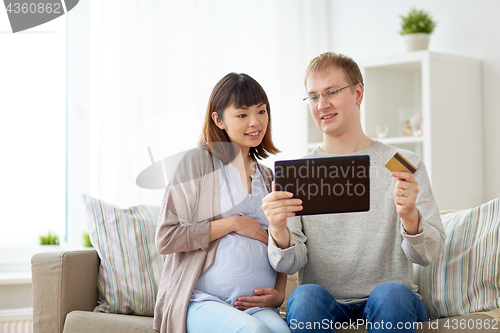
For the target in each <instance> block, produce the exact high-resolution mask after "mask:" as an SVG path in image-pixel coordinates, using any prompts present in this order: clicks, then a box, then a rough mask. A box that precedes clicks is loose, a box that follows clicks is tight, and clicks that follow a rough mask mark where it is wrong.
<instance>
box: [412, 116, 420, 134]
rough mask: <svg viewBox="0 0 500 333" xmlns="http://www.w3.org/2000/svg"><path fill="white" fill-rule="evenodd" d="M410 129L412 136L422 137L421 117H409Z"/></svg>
mask: <svg viewBox="0 0 500 333" xmlns="http://www.w3.org/2000/svg"><path fill="white" fill-rule="evenodd" d="M410 127H411V131H412V133H413V136H420V135H422V115H420V114H419V113H415V114H414V115H412V116H411V117H410Z"/></svg>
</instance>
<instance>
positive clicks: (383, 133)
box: [375, 125, 389, 139]
mask: <svg viewBox="0 0 500 333" xmlns="http://www.w3.org/2000/svg"><path fill="white" fill-rule="evenodd" d="M375 132H376V133H377V138H379V139H382V138H386V137H388V136H389V126H380V125H377V126H375Z"/></svg>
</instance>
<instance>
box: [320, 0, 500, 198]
mask: <svg viewBox="0 0 500 333" xmlns="http://www.w3.org/2000/svg"><path fill="white" fill-rule="evenodd" d="M411 7H417V8H418V9H425V10H428V11H430V13H431V14H432V15H433V16H434V18H435V19H436V20H437V21H438V25H437V27H436V30H435V31H434V33H433V34H432V36H431V41H430V45H429V49H430V50H431V51H436V52H443V53H449V54H457V55H463V56H468V57H473V58H477V59H480V60H481V61H482V91H483V93H482V110H480V108H478V109H477V110H471V113H470V115H471V117H481V111H482V117H483V145H484V177H483V179H484V188H485V193H484V200H485V201H487V200H491V199H493V198H496V197H500V173H499V172H497V170H498V169H499V167H498V166H499V165H500V153H499V151H500V149H499V146H500V130H499V128H498V127H499V126H500V103H499V102H498V97H499V94H498V91H500V29H499V28H498V23H497V21H498V13H499V12H500V1H496V0H476V1H469V0H439V1H435V0H434V1H433V0H418V1H417V0H377V1H373V0H331V1H330V8H329V9H330V17H331V22H330V24H331V27H330V29H331V31H332V39H333V40H332V44H331V45H332V46H333V49H332V51H334V52H338V53H343V54H346V55H349V56H351V57H353V58H354V59H355V60H359V59H366V58H371V57H382V56H388V55H395V54H400V53H404V52H406V51H405V49H404V42H403V39H402V37H401V35H400V34H399V33H398V31H399V25H400V18H399V15H401V14H406V13H407V12H408V11H409V10H410V8H411ZM463 84H464V85H467V84H468V83H467V82H463ZM458 98H464V99H466V98H467V96H459V97H458ZM450 125H451V126H453V119H450ZM464 135H466V133H464ZM463 153H464V154H467V152H466V151H464V152H463ZM458 167H460V166H458Z"/></svg>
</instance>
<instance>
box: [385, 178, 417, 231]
mask: <svg viewBox="0 0 500 333" xmlns="http://www.w3.org/2000/svg"><path fill="white" fill-rule="evenodd" d="M391 176H393V177H396V178H397V181H396V185H395V186H394V193H393V199H394V203H395V204H396V212H397V213H398V215H399V216H400V217H401V221H402V223H403V227H404V228H405V230H406V232H407V233H408V234H410V235H416V234H417V233H418V223H419V214H418V209H417V206H416V205H415V202H416V201H417V195H418V183H417V181H416V180H415V177H413V174H412V173H410V172H400V171H394V172H391Z"/></svg>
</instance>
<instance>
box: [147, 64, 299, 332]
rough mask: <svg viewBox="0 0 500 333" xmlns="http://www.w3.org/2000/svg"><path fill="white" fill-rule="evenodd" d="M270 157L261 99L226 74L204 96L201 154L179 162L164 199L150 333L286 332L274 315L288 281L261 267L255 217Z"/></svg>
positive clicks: (263, 232) (266, 187)
mask: <svg viewBox="0 0 500 333" xmlns="http://www.w3.org/2000/svg"><path fill="white" fill-rule="evenodd" d="M277 152H279V151H278V149H276V147H274V145H273V143H272V140H271V119H270V107H269V101H268V98H267V95H266V93H265V92H264V90H263V89H262V87H261V86H260V85H259V83H257V81H255V80H254V79H253V78H251V77H250V76H248V75H246V74H236V73H230V74H228V75H226V76H225V77H224V78H222V79H221V80H220V81H219V82H218V83H217V85H216V86H215V87H214V89H213V91H212V94H211V96H210V99H209V102H208V107H207V113H206V115H205V120H204V124H203V129H202V137H201V140H200V144H199V147H198V148H195V149H193V150H190V151H188V152H187V153H186V154H185V155H184V157H183V158H182V160H181V162H180V163H179V165H178V166H177V169H176V172H175V175H174V177H173V179H172V181H170V183H169V185H168V186H167V190H166V193H165V197H164V200H163V204H162V210H161V212H160V221H159V226H158V230H157V233H156V247H157V249H158V251H159V252H160V253H161V254H165V255H166V259H165V266H164V269H163V273H162V277H161V282H160V285H159V291H158V298H157V302H156V308H155V318H154V328H155V329H156V330H158V331H159V332H161V333H166V332H168V333H178V332H186V331H187V332H188V333H199V332H217V333H220V332H259V333H267V332H273V333H275V332H276V333H278V332H280V333H281V332H290V330H289V328H288V326H287V325H286V323H285V321H284V320H283V319H282V318H281V317H280V315H279V313H278V311H277V307H278V306H279V305H281V303H282V302H283V299H284V295H285V285H286V275H285V274H282V273H276V271H274V269H273V268H272V267H271V265H270V264H269V260H268V257H267V242H268V234H267V229H268V225H269V223H268V221H267V219H266V216H265V215H264V213H263V211H262V198H263V197H264V196H266V195H267V194H268V193H269V192H270V191H271V182H272V178H273V175H272V171H271V170H270V169H269V168H267V167H265V166H263V165H261V164H260V163H258V161H257V160H258V159H262V158H266V157H268V156H269V154H275V153H277Z"/></svg>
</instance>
